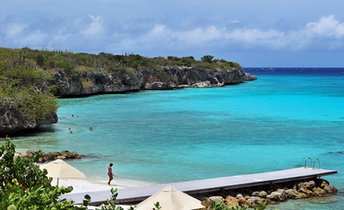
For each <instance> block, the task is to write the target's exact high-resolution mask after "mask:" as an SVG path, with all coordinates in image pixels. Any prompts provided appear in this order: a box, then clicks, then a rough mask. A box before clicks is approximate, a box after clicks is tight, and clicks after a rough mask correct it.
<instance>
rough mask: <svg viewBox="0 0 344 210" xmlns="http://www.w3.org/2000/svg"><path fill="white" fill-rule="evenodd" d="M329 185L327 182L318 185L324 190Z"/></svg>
mask: <svg viewBox="0 0 344 210" xmlns="http://www.w3.org/2000/svg"><path fill="white" fill-rule="evenodd" d="M329 185H330V183H329V182H328V181H326V180H323V181H322V182H321V184H320V187H322V188H324V187H327V186H329Z"/></svg>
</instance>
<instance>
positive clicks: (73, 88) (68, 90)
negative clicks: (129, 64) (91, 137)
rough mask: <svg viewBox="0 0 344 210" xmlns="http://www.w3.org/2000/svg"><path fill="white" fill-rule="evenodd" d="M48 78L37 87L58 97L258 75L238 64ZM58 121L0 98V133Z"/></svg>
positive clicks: (206, 84) (211, 83)
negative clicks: (23, 112)
mask: <svg viewBox="0 0 344 210" xmlns="http://www.w3.org/2000/svg"><path fill="white" fill-rule="evenodd" d="M51 78H52V79H50V80H47V81H43V82H42V83H41V84H40V85H39V88H38V89H37V91H42V92H44V91H45V92H46V91H47V90H48V89H49V90H50V92H52V93H53V94H54V96H55V97H60V98H67V97H85V96H90V95H97V94H115V93H128V92H132V91H141V90H171V89H180V88H188V87H192V88H210V87H223V86H225V85H233V84H239V83H242V82H246V81H252V80H255V79H257V78H256V77H255V76H253V75H251V74H248V73H245V72H244V71H243V70H242V69H241V68H234V67H232V68H229V69H227V70H224V69H206V68H199V67H186V66H164V67H161V66H160V67H156V69H144V68H137V69H133V70H132V71H130V72H128V71H126V72H104V71H101V70H97V69H95V70H87V71H75V72H73V73H72V74H71V73H69V74H68V73H66V72H65V71H54V72H53V73H52V75H51ZM49 87H50V88H49ZM51 87H53V88H51ZM57 121H58V118H57V115H56V112H54V113H50V114H48V115H46V116H45V117H44V118H42V119H34V118H33V117H30V116H23V115H21V114H19V112H18V108H16V107H15V106H11V103H10V102H8V103H7V102H6V101H2V102H0V136H6V135H8V134H11V135H13V134H16V133H18V132H23V131H24V132H25V131H26V130H32V129H35V128H38V127H40V126H43V125H49V124H54V123H57Z"/></svg>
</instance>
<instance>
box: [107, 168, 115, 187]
mask: <svg viewBox="0 0 344 210" xmlns="http://www.w3.org/2000/svg"><path fill="white" fill-rule="evenodd" d="M112 166H113V164H112V163H110V164H109V167H108V176H109V181H108V185H110V183H111V180H113V177H114V174H113V173H112Z"/></svg>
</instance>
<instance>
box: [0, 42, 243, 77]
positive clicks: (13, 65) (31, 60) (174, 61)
mask: <svg viewBox="0 0 344 210" xmlns="http://www.w3.org/2000/svg"><path fill="white" fill-rule="evenodd" d="M163 66H187V67H197V68H210V69H230V68H233V67H235V68H240V65H239V64H238V63H234V62H228V61H225V60H223V59H214V57H213V56H211V55H205V56H203V57H202V59H201V60H196V59H195V58H194V57H192V56H189V57H180V58H179V57H174V56H168V57H167V58H164V57H154V58H147V57H143V56H140V55H136V54H128V55H127V54H126V55H113V54H110V53H103V52H102V53H99V54H98V55H95V54H87V53H71V52H65V51H47V50H31V49H29V48H23V49H6V48H0V69H1V70H3V69H7V70H8V69H10V70H11V72H13V70H14V69H18V68H20V69H21V70H22V69H23V68H24V69H29V72H30V73H29V75H28V74H26V75H27V76H28V77H30V78H31V77H33V78H37V76H40V78H41V79H49V74H48V73H49V72H50V73H51V72H54V71H64V72H65V73H66V74H67V75H73V74H76V73H77V72H82V71H85V70H86V71H87V70H92V69H93V70H98V71H99V70H101V71H105V72H128V73H132V72H133V70H135V69H143V68H144V69H148V70H157V69H159V67H163ZM1 70H0V73H1V74H4V72H3V71H1ZM26 73H28V72H26ZM42 76H43V77H42ZM44 77H46V78H44Z"/></svg>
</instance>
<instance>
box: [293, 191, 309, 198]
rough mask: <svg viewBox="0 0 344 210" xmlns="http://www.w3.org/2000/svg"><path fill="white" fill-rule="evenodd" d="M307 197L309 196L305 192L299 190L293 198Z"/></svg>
mask: <svg viewBox="0 0 344 210" xmlns="http://www.w3.org/2000/svg"><path fill="white" fill-rule="evenodd" d="M308 197H309V196H308V195H307V194H305V193H302V192H299V193H298V194H297V196H296V198H295V199H304V198H308Z"/></svg>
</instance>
